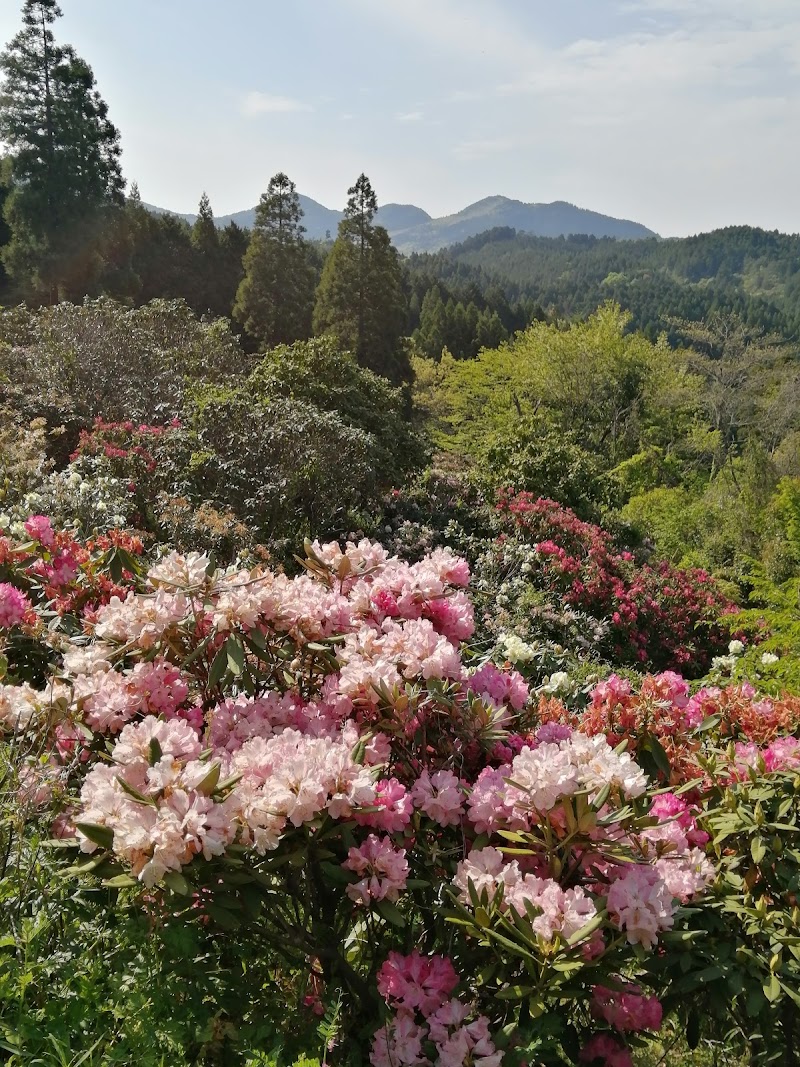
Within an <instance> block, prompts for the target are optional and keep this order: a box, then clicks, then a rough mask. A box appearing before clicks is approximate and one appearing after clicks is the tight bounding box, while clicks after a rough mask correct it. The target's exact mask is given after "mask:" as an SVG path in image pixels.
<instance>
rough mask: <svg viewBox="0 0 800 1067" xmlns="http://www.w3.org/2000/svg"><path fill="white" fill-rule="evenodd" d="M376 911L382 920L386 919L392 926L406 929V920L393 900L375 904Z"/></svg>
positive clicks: (380, 901)
mask: <svg viewBox="0 0 800 1067" xmlns="http://www.w3.org/2000/svg"><path fill="white" fill-rule="evenodd" d="M375 910H376V911H377V913H378V914H379V915H380V917H381V918H382V919H385V920H386V921H387V923H391V924H392V926H398V927H401V928H402V927H404V926H405V925H406V920H405V919H404V918H403V916H402V914H401V913H400V911H398V909H397V908H396V907H395V905H394V904H392V902H391V900H379V901H377V902H376V904H375Z"/></svg>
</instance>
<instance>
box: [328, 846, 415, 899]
mask: <svg viewBox="0 0 800 1067" xmlns="http://www.w3.org/2000/svg"><path fill="white" fill-rule="evenodd" d="M342 866H343V867H344V868H345V870H348V871H354V872H355V874H357V875H359V881H358V882H356V883H355V884H354V885H348V886H347V888H346V890H345V892H346V893H347V895H348V896H349V897H350V899H351V900H354V901H355V902H356V903H357V904H369V903H370V901H371V900H383V899H384V898H386V899H387V900H392V901H395V900H397V899H398V898H399V896H400V894H401V893H402V891H403V890H404V889H405V887H406V879H407V878H408V861H407V860H406V853H405V849H402V848H399V849H396V848H394V846H393V845H392V841H391V838H388V837H384V838H379V837H376V836H375V834H370V835H369V837H368V838H367V840H366V841H365V842H364V843H363V845H361V846H360V847H359V848H351V849H350V851H349V852H348V853H347V859H346V860H345V861H344V863H343V864H342Z"/></svg>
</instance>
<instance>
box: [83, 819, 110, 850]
mask: <svg viewBox="0 0 800 1067" xmlns="http://www.w3.org/2000/svg"><path fill="white" fill-rule="evenodd" d="M75 825H76V827H77V828H78V829H79V830H80V832H81V833H82V834H83V836H84V837H88V838H89V840H90V841H93V842H94V843H95V844H96V845H99V846H100V847H101V848H112V847H113V845H114V831H113V830H112V829H111V828H110V827H109V826H100V825H99V824H98V823H95V822H76V823H75Z"/></svg>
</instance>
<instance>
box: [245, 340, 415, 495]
mask: <svg viewBox="0 0 800 1067" xmlns="http://www.w3.org/2000/svg"><path fill="white" fill-rule="evenodd" d="M246 388H247V389H248V390H249V391H251V393H252V395H253V396H254V397H256V398H258V399H259V400H266V399H278V398H279V397H287V398H290V399H292V400H300V401H306V402H308V403H309V404H313V405H315V406H316V407H317V408H319V409H320V410H321V411H328V412H334V413H336V414H338V416H339V417H340V418H341V419H342V420H343V421H344V422H345V423H346V424H347V425H349V426H351V427H353V428H356V429H360V430H363V431H364V432H365V433H367V434H369V435H370V438H371V451H372V457H373V463H374V467H375V471H376V475H377V478H378V481H379V482H380V483H381V484H383V485H389V484H399V483H400V482H401V481H402V478H403V476H404V475H405V474H406V473H407V472H408V471H409V470H413V469H415V468H417V467H419V466H420V465H421V464H422V461H423V459H424V449H423V445H422V441H421V439H420V438H419V436H418V435H416V434H415V433H414V432H413V431H412V429H411V426H410V423H409V420H408V407H409V402H408V398H407V396H406V395H405V393H404V392H403V391H401V390H399V389H395V388H392V387H391V386H390V385H389V383H388V382H387V381H386V379H385V378H382V377H379V376H378V375H377V374H375V373H373V372H372V371H371V370H368V369H366V368H364V367H360V366H359V365H358V363H357V362H356V361H355V359H354V358H353V357H352V356H351V355H350V354H349V353H348V352H344V351H342V350H341V349H340V348H339V347H338V346H337V344H336V343H335V341H334V340H333V339H332V338H330V337H319V338H313V339H312V340H310V341H307V342H297V343H295V344H294V345H291V346H289V345H281V346H279V347H277V348H274V349H272V350H271V351H268V352H267V353H266V354H265V355H264V357H263V358H262V359H261V361H260V362H259V363H258V364H257V366H256V367H255V368H254V370H253V372H252V373H251V374H250V377H249V378H248V381H247V385H246Z"/></svg>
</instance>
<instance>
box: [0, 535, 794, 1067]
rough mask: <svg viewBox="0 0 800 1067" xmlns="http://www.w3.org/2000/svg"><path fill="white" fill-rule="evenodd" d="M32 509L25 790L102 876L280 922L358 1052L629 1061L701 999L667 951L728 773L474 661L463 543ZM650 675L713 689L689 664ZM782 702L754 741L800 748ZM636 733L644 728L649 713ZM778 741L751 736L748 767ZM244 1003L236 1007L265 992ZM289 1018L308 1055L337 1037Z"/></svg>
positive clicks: (141, 895)
mask: <svg viewBox="0 0 800 1067" xmlns="http://www.w3.org/2000/svg"><path fill="white" fill-rule="evenodd" d="M27 533H28V534H29V536H30V541H29V542H27V543H23V544H19V543H15V542H14V541H12V540H11V539H9V538H5V539H4V540H3V542H2V546H3V556H4V560H5V563H4V566H5V573H4V575H3V577H4V578H5V579H6V584H5V585H4V586H3V587H2V590H0V593H1V594H2V604H3V605H4V608H3V610H4V612H5V614H4V616H3V617H4V619H5V622H6V626H5V628H4V631H3V632H4V634H5V638H4V640H5V642H6V645H7V647H8V648H12V647H13V644H14V641H15V640H16V637H17V635H18V633H23V634H24V635H25V637H26V639H27V640H28V642H29V643H32V644H38V645H39V646H40V647H41V650H42V651H41V656H40V662H41V663H42V664H44V666H42V667H40V669H39V672H38V674H36V675H34V674H31V673H30V672H28V673H26V668H25V664H24V662H23V661H19V662H17V661H16V660H14V659H13V657H12V656H8V668H7V674H6V677H5V681H4V684H3V685H2V686H0V728H2V730H3V731H4V732H5V735H6V737H7V738H8V743H9V744H10V745H11V746H12V748H13V751H14V752H15V753H16V755H15V768H16V769H15V782H16V786H15V788H16V791H17V803H18V804H22V805H23V806H25V807H26V809H27V810H39V811H41V813H42V817H44V816H45V814H46V815H47V818H49V819H53V820H54V821H53V825H52V833H53V835H54V837H55V838H56V839H57V841H58V842H59V843H60V847H61V848H62V849H63V850H65V852H66V853H67V854H71V855H72V866H71V867H70V871H71V873H73V874H75V875H77V876H81V877H86V878H91V879H94V880H96V881H99V882H100V883H101V886H102V887H103V892H104V893H105V894H110V896H105V897H100V898H99V899H105V900H106V901H109V900H112V901H113V900H114V899H116V905H115V906H116V907H123V905H125V904H126V903H127V904H128V905H134V906H138V907H141V908H144V909H146V911H147V913H148V915H149V922H150V923H151V925H152V928H153V930H154V931H156V932H159V931H160V932H161V934H162V936H165V935H166V933H167V931H169V930H170V929H172V928H174V926H175V924H176V923H180V924H183V925H184V926H185V927H186V928H190V929H199V930H201V931H207V932H208V934H209V936H212V937H215V936H219V935H220V934H221V933H222V932H224V933H225V935H226V937H227V939H228V940H227V943H228V945H229V946H230V945H237V944H239V943H241V945H242V946H243V947H242V951H243V952H246V951H247V949H246V948H245V946H249V945H250V943H251V941H252V940H253V939H256V940H257V942H258V944H259V945H263V946H264V948H265V951H267V952H269V954H270V959H273V960H276V961H277V962H276V963H275V968H276V970H275V971H274V977H273V979H272V980H273V981H275V982H277V983H278V985H279V986H280V987H281V988H283V989H284V990H291V997H292V998H294V1002H295V1003H297V1004H298V1005H299V1006H298V1009H297V1011H298V1012H299V1013H300V1015H301V1016H302V1015H303V1013H304V1012H305V1013H306V1015H307V1017H308V1019H309V1021H311V1020H313V1019H315V1018H316V1017H321V1018H322V1019H323V1022H324V1026H323V1024H322V1023H320V1027H321V1028H322V1029H321V1032H322V1031H323V1030H324V1033H325V1042H326V1043H327V1044H328V1045H329V1046H330V1047H329V1048H328V1050H327V1051H328V1054H329V1055H330V1056H332V1057H333V1058H334V1059H335V1058H336V1057H337V1056H338V1057H339V1058H341V1059H342V1060H345V1059H346V1058H347V1057H348V1056H351V1058H352V1055H355V1054H356V1050H358V1049H363V1050H364V1054H365V1055H368V1056H369V1058H370V1061H371V1062H372V1063H373V1064H375V1065H383V1064H394V1063H405V1064H428V1063H430V1064H434V1063H436V1064H442V1065H444V1067H454V1065H457V1064H468V1063H470V1064H481V1065H484V1067H495V1065H498V1064H500V1063H501V1062H502V1063H504V1064H509V1065H514V1064H521V1063H541V1064H556V1063H564V1062H575V1061H576V1060H580V1062H583V1063H588V1064H591V1063H595V1062H600V1063H602V1062H606V1063H630V1062H631V1061H630V1053H629V1051H628V1049H629V1046H630V1043H631V1041H632V1040H633V1041H646V1040H647V1035H648V1034H649V1033H651V1032H653V1031H654V1030H657V1028H658V1026H659V1024H660V1021H661V1014H662V1011H661V1007H660V1005H661V1003H662V1002H663V1004H664V1005H665V1008H666V1006H668V1005H669V1006H670V1007H675V1008H677V1007H678V1003H677V1001H676V998H674V997H673V998H672V1000H670V997H671V993H670V988H669V982H668V981H667V980H666V979H665V977H664V974H663V968H661V964H660V961H661V959H662V958H664V956H666V958H669V956H670V952H671V951H673V948H672V946H673V945H674V944H676V943H677V944H681V943H682V939H683V937H684V932H685V930H686V928H687V926H688V924H689V922H690V921H691V917H692V915H693V914H695V913H696V911H695V909H697V908H700V909H701V912H702V906H703V901H704V899H705V895H706V894H707V892H708V890H709V886H710V885H711V884H712V883H714V880H715V874H716V872H715V867H714V865H713V864H712V862H711V861H710V859H709V856H708V854H707V851H706V848H707V846H708V841H709V832H708V831H706V830H704V829H703V826H702V818H703V816H702V805H701V800H702V797H701V794H700V793H698V794H697V795H696V796H694V797H692V798H690V800H685V799H683V798H682V797H681V796H680V795H675V794H664V793H663V792H659V791H658V789H657V788H656V789H655V792H654V785H655V786H656V787H657V784H658V783H653V782H651V781H650V780H649V779H648V775H647V774H646V773H645V770H644V769H643V767H642V766H641V765H640V764H639V763H638V762H637V761H636V759H635V758H634V756H632V755H631V753H630V752H629V751H626V750H625V746H624V745H618V744H617V743H616V742H617V737H616V735H615V733H614V731H613V730H611V729H608V730H606V729H592V728H581V729H576V728H575V727H576V726H577V725H581V727H583V725H584V724H583V723H580V724H578V723H573V722H572V721H571V720H570V718H569V716H570V714H571V713H570V712H568V711H567V710H566V709H564V710H563V712H560V713H559V712H557V710H556V708H555V705H554V703H553V702H552V701H551V703H550V704H545V705H543V706H542V707H540V708H539V709H538V710H537V707H536V701H534V700H532V699H531V693H530V691H529V689H528V687H527V685H526V683H525V681H524V679H523V678H522V676H521V675H520V674H518V673H517V672H515V671H514V670H511V669H509V668H502V667H497V666H495V665H494V664H492V663H491V662H483V663H480V662H478V663H475V662H472V661H471V660H470V658H469V655H468V646H467V645H466V644H465V643H466V642H467V641H468V640H469V639H470V637H471V635H472V633H473V629H474V619H473V607H472V603H471V600H470V598H469V596H468V594H467V592H466V587H467V585H468V582H469V578H470V575H469V568H468V566H467V564H466V563H465V561H464V560H462V559H460V558H458V557H456V556H454V555H453V554H452V553H451V552H450V551H449V550H447V549H437V550H435V551H433V552H431V553H430V554H429V555H427V556H426V557H424V558H423V559H422V560H420V561H419V562H418V563H414V564H409V563H405V562H402V561H400V560H398V559H397V558H394V557H390V556H388V554H387V553H386V551H385V550H384V549H383V548H382V547H381V546H380V545H379V544H376V543H373V542H370V541H366V540H362V541H361V542H359V543H352V542H351V543H348V544H347V545H346V547H345V548H344V549H343V548H341V547H340V546H339V545H338V544H336V543H330V544H320V543H318V542H314V543H313V544H312V543H307V544H306V555H305V557H304V558H303V560H302V561H301V562H302V568H301V571H300V573H299V574H297V575H295V576H293V577H292V576H288V575H286V574H284V573H282V572H279V571H274V570H270V569H268V568H266V567H264V566H261V567H257V568H255V569H250V570H246V569H241V568H237V567H231V568H227V569H224V570H216V569H215V567H214V565H213V564H212V562H211V561H210V560H209V559H208V557H206V556H204V555H202V554H198V553H190V554H187V555H180V554H178V553H176V552H170V553H168V554H166V555H164V556H162V557H161V558H159V559H157V560H156V561H154V562H152V563H151V564H150V565H149V566H148V565H147V564H146V563H145V562H144V561H143V559H142V557H141V556H140V555H139V552H140V546H139V545H138V544H137V543H136V542H135V541H134V540H132V539H130V538H127V539H126V535H124V534H122V533H116V534H113V535H110V536H109V537H108V538H106V539H105V540H103V541H102V543H94V542H93V543H90V544H87V545H78V544H77V542H75V540H74V539H73V538H72V537H71V535H69V534H65V533H63V532H62V531H54V530H53V529H52V527H51V525H50V523H49V522H48V521H47V520H46V519H43V518H41V517H36V518H34V519H31V520H29V522H28V524H27ZM64 555H66V556H67V557H69V561H70V562H69V565H67V561H66V560H65V559H64V558H63V556H64ZM106 572H110V573H109V574H108V575H107V574H106ZM48 620H49V622H48ZM46 622H47V623H48V624H47V625H46ZM48 665H49V666H48ZM648 685H651V686H652V687H653V694H654V695H653V696H652V700H651V704H653V705H655V704H658V705H659V707H660V706H661V704H664V705H666V704H669V706H670V707H671V708H673V709H674V708H678V707H681V708H682V709H683V710H684V711H685V709H686V708H687V707H689V703H690V702H689V698H688V695H687V692H686V689H687V687H686V685H685V683H684V682H683V680H682V679H679V678H677V676H668V675H664V676H661V677H660V678H656V679H654V680H653V681H652V683H648ZM622 688H624V687H618V689H619V692H618V693H617V695H625V696H627V695H628V694H622V693H621V690H622ZM684 698H685V699H684ZM603 699H605V698H603V696H602V694H600V695H599V696H598V702H600V703H602V700H603ZM648 699H650V698H649V697H647V694H645V697H644V698H643V700H644V701H646V700H648ZM705 699H706V697H702V698H700V699H699V703H698V705H697V708H696V717H697V718H698V719H699V717H700V716H702V715H705V711H706V708H705V705H704V704H703V700H705ZM713 699H716V700H718V702H721V697H720V696H719V694H718V695H717V697H714V698H713ZM742 699H747V698H744V697H743V698H742ZM610 700H611V697H608V701H610ZM640 703H642V701H640ZM593 706H594V705H593ZM614 706H616V705H614ZM687 714H688V713H687ZM782 716H783V717H782ZM706 718H708V716H706ZM734 718H736V721H737V723H738V722H740V721H742V720H743V718H744V716H743V714H741V713H739V712H737V713H735V714H734V713H733V712H732V713H731V716H730V719H731V721H733V719H734ZM773 718H774V729H773V730H772V732H771V733H770V732H766V733H765V732H763V731H762V733H761V734H760V735H759V736H758V737H756V736H755V734H754V732H753V731H752V730H750V732H749V733H747V732H745V731H744V730H742V731H741V738H742V741H743V743H744V744H747V743H750V740H752V743H754V744H755V743H763V742H764V741H766V740H768V739H771V741H772V743H773V749H772V757H773V758H774V760H775V761H777V762H780V763H781V765H782V766H794V763H793V762H792V761H795V760H796V751H797V749H796V747H795V748H792V746H791V742H790V741H789V740H784V742H783V745H784V749H785V751H784V750H781V752H780V753H778V751H777V749H776V748H775V747H774V746H775V745H777V741H778V738H779V737H780V736H782V735H784V734H787V733H788V730H789V729H790V727H791V725H792V723H793V721H794V720H792V719H791V716H790V717H789V718H787V717H786V716H785V715H783V712H776V713H775V715H774V716H773ZM587 721H588V720H587ZM648 721H649V720H648ZM693 721H694V720H693ZM720 722H722V718H720ZM604 725H605V720H604ZM699 725H700V726H702V725H703V723H699ZM708 732H709V731H708V730H706V731H705V733H703V732H702V731H700V734H699V736H700V737H701V738H704V737H705V736H706V734H707V733H708ZM606 733H610V734H612V738H611V740H612V742H613V744H614V745H616V747H612V744H610V743H609V740H608V739H607V737H606V736H604V734H606ZM625 740H628V741H630V742H631V745H630V747H631V750H632V751H633V752H634V753H637V752H638V753H642V752H644V751H646V747H645V746H643V745H642V743H641V730H640V729H639V726H638V724H637V725H636V728H635V729H630V730H628V731H627V734H626V738H625ZM690 748H691V751H692V758H695V759H696V761H697V762H698V764H699V761H700V753H699V752H696V751H695V749H694V747H692V746H691V745H690ZM709 751H710V750H709ZM649 752H650V755H651V757H654V755H655V754H656V753H659V752H660V753H661V754H663V752H664V749H663V748H661V747H659V748H654V747H651V748H650V749H649ZM758 761H759V757H758V754H757V753H753V752H751V750H750V749H749V748H747V749H744V748H743V749H742V750H741V751H740V752H738V753H737V754H735V756H734V757H732V759H731V760H730V761H729V762H730V768H729V778H730V780H731V781H733V782H734V783H735V782H738V781H742V780H743V779H744V778H745V777H747V778H748V780H749V779H750V778H751V777H753V776H757V775H758V774H760V773H762V771H761V769H760V768H761V765H760V764H759V762H758ZM655 762H656V764H657V763H658V759H656V760H655ZM681 766H682V765H681ZM709 767H710V764H709ZM753 768H755V770H754V769H753ZM656 769H657V767H656ZM707 773H708V775H709V776H710V775H711V770H708V771H707ZM763 773H767V768H766V765H764V771H763ZM664 777H665V778H671V777H672V775H671V771H670V767H669V766H667V768H666V771H665V772H664ZM690 801H691V802H690ZM687 906H689V910H688V911H687V910H686V908H687ZM675 939H677V941H675ZM233 955H234V958H235V955H236V953H235V952H234V954H233ZM690 963H691V961H690ZM690 969H691V967H690ZM226 973H227V974H228V975H229V977H230V980H231V981H232V982H235V981H236V978H235V967H231V968H230V969H229V970H228V971H227V972H226ZM239 973H240V974H241V968H240V969H239ZM287 995H289V994H287ZM241 999H242V1002H241V1003H239V1004H238V1008H235V1007H233V1006H230V1005H229V1011H234V1010H238V1012H239V1016H238V1022H237V1020H234V1022H237V1025H238V1024H242V1025H244V1024H245V1023H247V1020H248V1019H252V1016H253V1013H258V1012H259V1011H262V1012H263V1009H262V1007H261V1005H259V1003H258V993H257V992H256V989H255V988H249V989H248V993H247V996H246V997H243V998H241ZM248 1025H249V1024H248ZM315 1026H316V1023H315ZM212 1029H214V1028H213V1027H212ZM288 1029H290V1030H292V1031H293V1032H294V1033H296V1036H297V1043H296V1045H295V1046H290V1045H287V1046H285V1047H284V1051H285V1052H286V1054H290V1053H292V1052H294V1053H296V1052H298V1051H304V1052H309V1051H314V1046H313V1045H310V1044H309V1037H308V1027H305V1028H304V1027H300V1028H299V1030H298V1029H296V1028H293V1027H288ZM214 1032H215V1033H216V1032H217V1031H216V1030H214ZM631 1034H633V1035H634V1036H633V1038H631ZM217 1036H218V1035H217Z"/></svg>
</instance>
